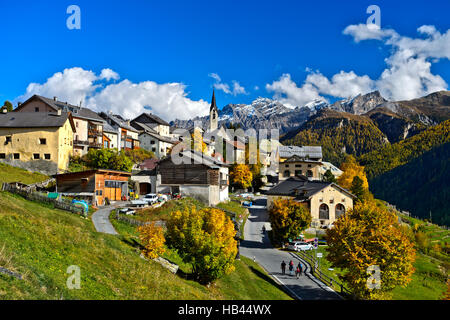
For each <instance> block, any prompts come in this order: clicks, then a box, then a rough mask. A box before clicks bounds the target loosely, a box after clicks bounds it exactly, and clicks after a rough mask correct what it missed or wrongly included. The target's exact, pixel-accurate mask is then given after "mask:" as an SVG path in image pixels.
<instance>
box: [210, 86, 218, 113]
mask: <svg viewBox="0 0 450 320" xmlns="http://www.w3.org/2000/svg"><path fill="white" fill-rule="evenodd" d="M212 110H217V105H216V95H215V93H214V89H213V95H212V99H211V107H210V108H209V111H212Z"/></svg>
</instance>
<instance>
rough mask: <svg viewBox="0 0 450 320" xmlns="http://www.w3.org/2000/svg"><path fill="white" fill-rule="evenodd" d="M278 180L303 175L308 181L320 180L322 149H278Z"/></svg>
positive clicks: (281, 147)
mask: <svg viewBox="0 0 450 320" xmlns="http://www.w3.org/2000/svg"><path fill="white" fill-rule="evenodd" d="M278 155H279V165H278V179H279V181H283V180H286V179H288V178H289V177H295V176H299V175H304V176H306V177H307V178H309V179H310V180H321V179H322V177H321V175H320V168H321V167H322V166H323V163H322V147H320V146H314V147H312V146H302V147H298V146H282V145H280V146H279V147H278Z"/></svg>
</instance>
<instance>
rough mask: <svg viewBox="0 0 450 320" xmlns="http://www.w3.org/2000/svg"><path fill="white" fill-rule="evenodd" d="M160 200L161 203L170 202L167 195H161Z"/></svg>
mask: <svg viewBox="0 0 450 320" xmlns="http://www.w3.org/2000/svg"><path fill="white" fill-rule="evenodd" d="M158 200H159V201H160V202H163V201H169V196H168V195H167V194H160V195H159V198H158Z"/></svg>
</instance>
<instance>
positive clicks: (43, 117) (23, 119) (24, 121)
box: [0, 112, 76, 132]
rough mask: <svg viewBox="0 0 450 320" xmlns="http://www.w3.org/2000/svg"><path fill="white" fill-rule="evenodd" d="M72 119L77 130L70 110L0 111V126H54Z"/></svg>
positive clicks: (73, 127)
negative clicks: (59, 111)
mask: <svg viewBox="0 0 450 320" xmlns="http://www.w3.org/2000/svg"><path fill="white" fill-rule="evenodd" d="M67 120H69V121H70V125H71V126H72V131H73V132H76V129H75V124H74V122H73V118H72V115H71V114H70V113H68V112H61V115H58V114H57V113H56V112H8V113H0V128H52V127H62V126H63V125H64V124H65V123H66V121H67Z"/></svg>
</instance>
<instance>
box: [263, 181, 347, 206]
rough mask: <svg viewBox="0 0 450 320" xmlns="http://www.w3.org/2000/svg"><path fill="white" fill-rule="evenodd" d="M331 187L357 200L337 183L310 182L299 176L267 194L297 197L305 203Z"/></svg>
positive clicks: (277, 186) (280, 184)
mask: <svg viewBox="0 0 450 320" xmlns="http://www.w3.org/2000/svg"><path fill="white" fill-rule="evenodd" d="M330 186H333V187H336V188H337V189H339V190H340V191H341V192H343V193H346V194H347V195H349V196H350V197H353V198H355V196H354V195H353V194H351V193H350V192H349V191H348V190H346V189H344V188H342V187H341V186H339V185H337V184H335V183H330V182H322V181H310V180H308V178H307V177H305V176H297V177H291V178H289V179H286V180H285V181H283V182H281V183H279V184H277V185H276V186H275V187H273V188H272V189H270V190H269V191H267V192H266V194H267V195H273V196H291V197H295V199H296V200H299V201H305V200H308V199H310V198H311V197H312V196H313V195H315V194H316V193H318V192H320V191H321V190H323V189H325V188H326V187H330Z"/></svg>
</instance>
